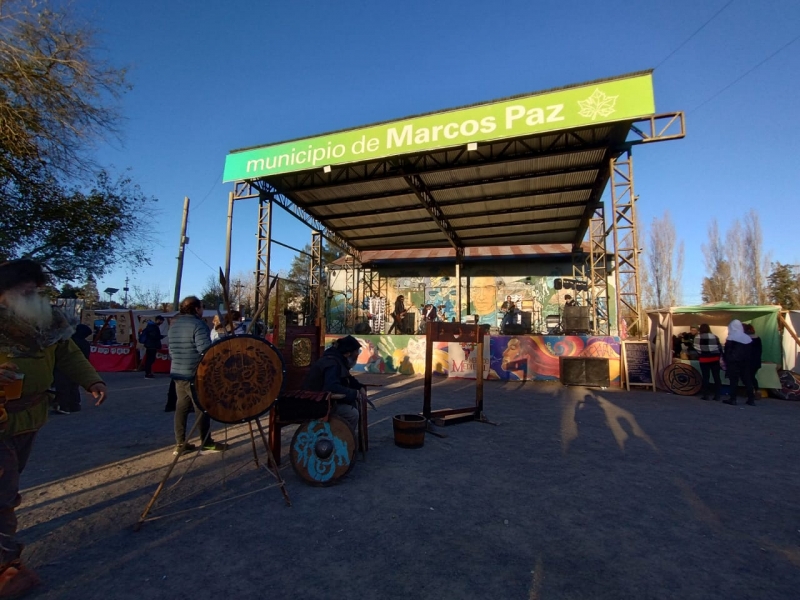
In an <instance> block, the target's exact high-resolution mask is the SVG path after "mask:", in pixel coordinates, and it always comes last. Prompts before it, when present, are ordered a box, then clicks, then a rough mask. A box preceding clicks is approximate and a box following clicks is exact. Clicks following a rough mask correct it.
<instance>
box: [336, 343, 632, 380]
mask: <svg viewBox="0 0 800 600" xmlns="http://www.w3.org/2000/svg"><path fill="white" fill-rule="evenodd" d="M339 337H342V335H339V334H327V335H326V336H325V345H326V346H328V345H329V344H330V343H331V342H333V341H334V340H335V339H337V338H339ZM355 337H356V338H358V340H359V341H360V342H361V346H362V348H363V349H362V351H361V354H360V355H359V357H358V363H357V364H356V366H355V367H354V368H353V371H354V372H355V373H358V372H365V373H400V374H403V375H420V374H423V373H424V372H425V336H424V335H385V334H382V335H355ZM483 348H484V351H483V361H484V369H483V372H484V377H485V378H486V379H497V380H505V381H557V380H559V379H560V377H561V371H560V363H561V361H560V358H561V357H584V358H607V359H608V364H609V379H610V383H611V385H612V386H618V385H619V384H620V339H619V338H618V337H602V336H591V335H487V336H485V341H484V345H483ZM476 358H477V357H476V356H475V355H474V353H473V347H472V345H471V344H461V343H452V342H436V343H434V348H433V362H432V364H433V370H434V374H437V375H440V376H443V377H453V378H464V379H474V378H475V360H476Z"/></svg>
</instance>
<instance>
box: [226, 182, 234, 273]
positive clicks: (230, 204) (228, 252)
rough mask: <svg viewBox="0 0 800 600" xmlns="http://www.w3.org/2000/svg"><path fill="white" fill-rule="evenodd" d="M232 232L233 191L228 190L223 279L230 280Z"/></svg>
mask: <svg viewBox="0 0 800 600" xmlns="http://www.w3.org/2000/svg"><path fill="white" fill-rule="evenodd" d="M232 232H233V192H228V236H227V239H226V241H225V281H227V282H228V285H230V281H231V233H232Z"/></svg>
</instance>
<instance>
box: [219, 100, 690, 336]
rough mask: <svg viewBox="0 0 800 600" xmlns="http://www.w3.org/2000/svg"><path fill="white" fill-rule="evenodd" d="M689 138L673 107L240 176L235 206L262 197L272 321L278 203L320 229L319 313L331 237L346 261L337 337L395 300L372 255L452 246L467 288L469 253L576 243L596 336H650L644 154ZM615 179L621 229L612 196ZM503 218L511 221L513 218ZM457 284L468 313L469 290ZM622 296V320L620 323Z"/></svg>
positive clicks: (315, 254)
mask: <svg viewBox="0 0 800 600" xmlns="http://www.w3.org/2000/svg"><path fill="white" fill-rule="evenodd" d="M684 136H685V123H684V114H683V113H682V112H672V113H664V114H660V115H655V114H654V115H651V116H647V117H642V118H636V119H632V120H631V121H628V122H624V121H623V122H618V123H611V124H608V125H603V124H598V125H596V126H595V125H587V126H586V127H584V128H582V129H580V130H565V131H562V132H555V133H553V134H552V135H532V136H530V137H526V138H524V139H511V140H498V141H496V142H484V143H481V144H478V145H475V146H476V147H475V148H466V147H459V148H453V149H445V150H442V151H431V152H424V153H420V154H417V155H411V156H398V157H389V158H380V159H376V160H373V161H371V162H370V161H367V162H364V163H354V164H343V165H332V166H326V167H325V168H324V169H320V168H317V169H313V170H307V171H300V172H297V173H289V174H287V175H276V176H271V177H261V178H257V179H252V180H240V181H236V182H234V192H233V200H234V201H235V202H238V201H242V200H246V199H257V200H258V203H259V207H258V224H257V248H256V273H255V280H256V284H257V289H258V292H257V294H256V299H255V303H256V314H261V315H268V314H269V311H268V303H269V290H270V285H269V284H270V274H269V271H270V247H271V244H272V243H273V242H274V243H278V244H280V242H278V241H277V240H273V239H272V235H273V226H272V222H273V212H274V211H273V209H274V208H275V207H278V208H280V209H282V210H283V211H285V212H287V213H289V214H290V215H292V216H293V217H294V218H296V219H298V220H299V221H301V222H302V223H304V224H306V225H307V226H308V227H309V228H310V229H311V232H312V233H311V250H312V251H311V268H310V271H309V273H308V284H309V292H308V293H309V306H310V307H311V314H312V316H314V317H317V318H319V317H322V316H323V315H324V313H325V312H326V308H327V307H328V306H329V304H330V301H331V297H330V291H329V290H327V289H324V288H325V287H326V279H325V277H324V269H325V267H326V265H323V263H322V244H323V241H322V240H323V239H325V240H327V242H328V243H330V244H332V245H334V246H336V247H338V248H340V249H341V250H342V251H343V252H344V254H345V259H344V260H343V261H340V263H339V264H338V265H328V266H329V267H331V268H338V269H343V270H344V271H345V277H344V280H345V290H344V295H345V298H344V300H343V308H344V310H343V317H342V319H341V320H340V322H338V323H329V326H331V328H333V329H336V330H338V331H337V332H341V333H345V332H352V331H353V330H354V328H355V325H356V324H357V323H358V321H359V319H360V316H361V315H360V312H361V311H362V310H363V305H364V303H365V299H366V298H367V297H385V295H386V291H387V282H386V279H385V278H383V277H381V275H380V273H379V272H378V271H377V269H376V267H375V266H374V264H370V262H369V261H367V262H366V263H365V262H364V261H363V260H362V251H367V250H369V251H374V250H387V251H392V250H401V249H404V248H408V249H426V248H431V249H436V248H441V247H443V246H451V247H452V248H454V251H455V255H454V258H453V259H452V260H453V262H454V265H455V269H456V273H457V275H456V279H457V281H460V271H461V267H462V266H463V264H464V262H465V260H468V258H466V253H465V250H469V249H471V248H480V247H484V248H489V247H491V246H492V245H495V246H496V245H498V244H509V245H511V244H530V245H532V246H531V247H533V246H535V245H536V244H555V243H564V242H566V239H570V240H571V242H570V243H571V245H572V248H573V261H572V273H573V277H574V278H576V279H577V278H579V279H581V280H582V281H585V282H587V287H588V289H587V290H585V291H584V290H581V291H580V293H581V295H582V296H583V297H584V299H586V300H587V304H588V306H590V323H591V326H592V333H593V334H595V335H611V334H614V333H617V332H622V331H625V330H627V333H628V335H629V336H631V337H640V336H642V335H645V334H646V331H645V329H644V323H643V319H642V313H643V310H642V306H641V283H640V272H639V267H640V265H639V255H640V252H641V249H640V248H639V236H638V232H637V225H638V224H637V220H636V201H637V200H638V197H637V196H636V195H635V191H634V171H633V159H632V148H633V146H635V145H640V144H645V143H652V142H658V141H665V140H671V139H680V138H682V137H684ZM591 173H594V175H592V177H591V178H588V176H589V174H591ZM609 182H610V185H609V188H610V196H611V198H610V205H611V206H610V208H611V223H610V224H608V223H607V222H606V220H605V216H606V214H605V207H604V205H603V203H602V202H601V200H600V197H601V195H602V194H603V191H604V189H605V187H606V185H608V184H609ZM525 184H527V185H525ZM484 190H486V191H484ZM481 194H485V195H483V196H482V195H481ZM584 194H585V196H583V195H584ZM583 198H585V199H583ZM540 199H541V200H540ZM412 200H413V201H412ZM499 202H502V204H498V203H499ZM492 203H494V204H492ZM490 204H491V206H490ZM484 205H485V206H486V208H481V207H482V206H484ZM351 206H352V208H351ZM495 206H496V208H495ZM420 209H422V210H424V214H423V213H421V212H420ZM577 209H580V212H577ZM502 215H506V217H507V219H509V220H507V221H505V223H503V222H501V216H502ZM517 215H519V216H517ZM229 221H230V220H229ZM229 226H230V225H229ZM392 236H394V237H392ZM586 238H588V240H587V239H586ZM587 242H588V248H587ZM281 245H285V244H281ZM497 260H502V258H498V259H497ZM612 275H613V277H614V283H615V286H614V288H615V289H614V291H615V293H614V298H613V299H612V298H610V290H609V287H610V286H609V280H610V277H611V276H612ZM456 289H457V294H458V296H459V298H458V301H457V308H458V309H460V306H461V302H460V294H461V291H462V290H461V286H460V285H458V286H456ZM612 300H613V302H614V305H615V306H616V316H617V318H616V322H612V321H611V318H610V316H611V312H612V310H611V309H612ZM387 301H388V299H387ZM623 320H624V326H623V324H622V323H623Z"/></svg>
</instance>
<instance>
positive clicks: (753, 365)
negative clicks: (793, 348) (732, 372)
mask: <svg viewBox="0 0 800 600" xmlns="http://www.w3.org/2000/svg"><path fill="white" fill-rule="evenodd" d="M742 327H743V328H744V332H745V333H746V334H747V335H749V336H750V339H751V340H753V342H752V343H751V344H750V377H752V380H753V391H754V392H756V393H757V392H758V370H759V369H760V368H761V352H762V346H761V338H760V337H758V335H757V334H756V330H755V328H753V326H752V325H750V323H745V324H744V325H743V326H742Z"/></svg>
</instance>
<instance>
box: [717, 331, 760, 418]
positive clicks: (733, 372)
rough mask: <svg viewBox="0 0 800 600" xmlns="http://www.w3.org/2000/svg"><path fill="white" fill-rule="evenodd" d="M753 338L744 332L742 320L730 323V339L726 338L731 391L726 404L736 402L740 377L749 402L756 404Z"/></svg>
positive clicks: (751, 404) (726, 370)
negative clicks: (752, 371)
mask: <svg viewBox="0 0 800 600" xmlns="http://www.w3.org/2000/svg"><path fill="white" fill-rule="evenodd" d="M752 343H753V340H752V339H751V338H750V336H749V335H747V334H746V333H745V332H744V328H743V327H742V322H741V321H739V320H737V319H734V320H733V321H731V322H730V325H728V339H727V340H725V351H724V352H725V372H726V373H727V375H728V382H729V383H730V387H731V393H730V396H729V397H728V398H726V399H725V400H723V402H724V403H725V404H736V392H737V388H738V386H739V379H741V380H742V383H743V384H744V387H745V389H746V390H747V404H749V405H750V406H755V403H756V401H755V394H754V392H753V379H752V377H751V375H750V348H749V347H748V346H750V344H752Z"/></svg>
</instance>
